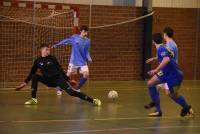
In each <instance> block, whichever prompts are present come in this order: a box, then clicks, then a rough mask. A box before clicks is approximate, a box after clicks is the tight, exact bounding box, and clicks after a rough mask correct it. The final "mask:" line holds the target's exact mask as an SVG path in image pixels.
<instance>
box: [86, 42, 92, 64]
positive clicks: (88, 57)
mask: <svg viewBox="0 0 200 134" xmlns="http://www.w3.org/2000/svg"><path fill="white" fill-rule="evenodd" d="M88 46H89V47H88V52H87V61H88V62H89V63H91V62H92V58H91V56H90V41H89V44H88Z"/></svg>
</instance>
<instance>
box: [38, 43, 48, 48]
mask: <svg viewBox="0 0 200 134" xmlns="http://www.w3.org/2000/svg"><path fill="white" fill-rule="evenodd" d="M45 47H47V48H49V45H47V44H42V45H40V49H42V48H45Z"/></svg>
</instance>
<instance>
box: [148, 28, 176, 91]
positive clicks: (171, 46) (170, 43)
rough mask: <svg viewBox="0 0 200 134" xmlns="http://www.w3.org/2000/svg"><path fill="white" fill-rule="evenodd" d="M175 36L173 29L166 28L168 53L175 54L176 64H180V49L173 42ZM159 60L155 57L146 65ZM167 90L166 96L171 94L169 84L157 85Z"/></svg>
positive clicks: (165, 39)
mask: <svg viewBox="0 0 200 134" xmlns="http://www.w3.org/2000/svg"><path fill="white" fill-rule="evenodd" d="M173 36H174V30H173V29H172V28H171V27H165V28H164V30H163V38H164V41H165V44H164V45H166V48H167V49H168V51H173V53H174V57H173V58H174V60H175V61H176V63H177V64H178V47H177V45H176V43H175V41H174V40H173ZM154 60H157V57H153V58H150V59H148V60H147V61H146V63H148V64H149V63H151V62H152V61H154ZM161 88H162V89H165V91H166V94H169V88H168V86H167V83H163V84H159V85H157V89H158V90H159V89H161Z"/></svg>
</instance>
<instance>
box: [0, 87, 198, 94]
mask: <svg viewBox="0 0 200 134" xmlns="http://www.w3.org/2000/svg"><path fill="white" fill-rule="evenodd" d="M105 88H114V89H115V90H116V91H138V90H139V89H146V88H147V86H137V87H134V88H135V89H133V88H125V89H124V87H101V88H95V90H101V91H109V90H107V89H105ZM199 89H200V87H181V90H184V91H188V90H189V91H191V90H199ZM42 90H44V91H39V92H38V93H52V92H56V90H55V89H46V88H43V89H42ZM30 91H31V90H30V89H22V90H21V91H15V89H14V88H12V89H0V94H1V93H29V92H30ZM84 91H88V89H86V90H84Z"/></svg>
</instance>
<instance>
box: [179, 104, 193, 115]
mask: <svg viewBox="0 0 200 134" xmlns="http://www.w3.org/2000/svg"><path fill="white" fill-rule="evenodd" d="M187 115H188V116H193V115H194V111H193V109H192V107H191V106H188V108H185V109H182V110H181V113H180V116H181V117H185V116H187Z"/></svg>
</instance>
